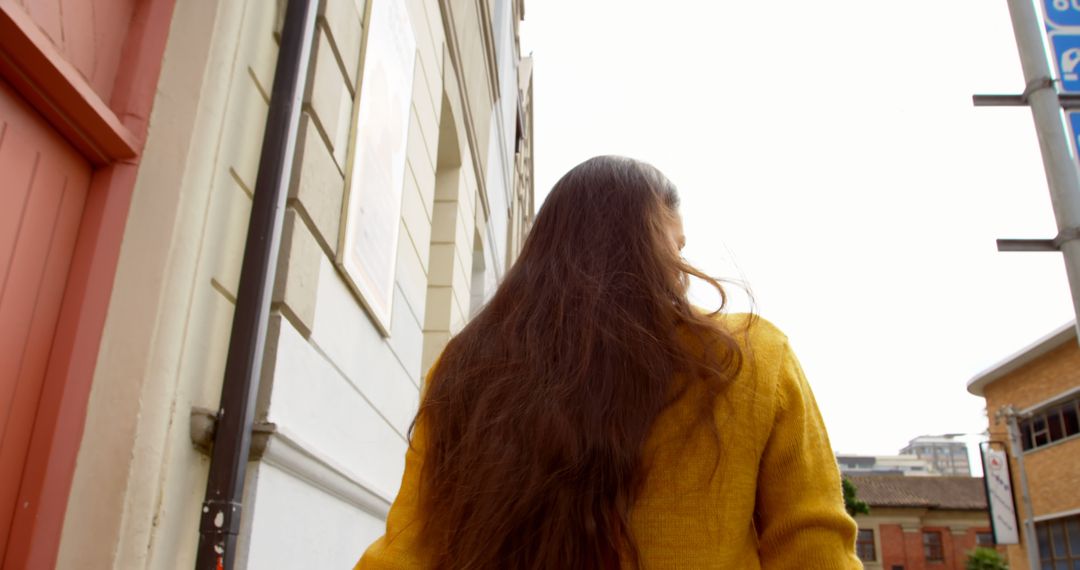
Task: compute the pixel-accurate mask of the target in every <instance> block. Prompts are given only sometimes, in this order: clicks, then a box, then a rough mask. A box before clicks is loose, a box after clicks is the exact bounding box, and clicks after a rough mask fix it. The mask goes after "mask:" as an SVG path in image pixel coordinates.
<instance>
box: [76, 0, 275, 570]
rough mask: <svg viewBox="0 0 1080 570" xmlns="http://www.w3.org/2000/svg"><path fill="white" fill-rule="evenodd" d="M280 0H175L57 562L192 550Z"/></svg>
mask: <svg viewBox="0 0 1080 570" xmlns="http://www.w3.org/2000/svg"><path fill="white" fill-rule="evenodd" d="M278 19H279V14H278V8H277V4H276V3H263V2H258V1H254V0H249V1H233V0H229V1H216V2H215V1H209V2H178V3H177V6H176V8H175V12H174V19H173V22H172V25H171V30H170V35H169V42H168V45H167V48H166V53H165V64H164V66H163V69H162V74H161V80H160V83H159V85H158V93H157V97H156V101H155V106H154V110H153V113H152V115H151V118H150V128H149V135H148V140H147V145H146V150H145V154H144V163H143V165H142V167H141V168H140V171H139V175H138V179H137V182H136V186H135V191H134V196H133V199H132V204H131V209H130V213H129V216H128V221H127V226H126V228H125V234H124V242H123V245H122V249H121V255H120V260H119V265H118V269H117V274H116V280H115V285H114V289H113V295H112V299H111V302H110V309H109V315H108V318H107V321H106V325H105V330H104V334H103V340H102V347H101V353H100V356H99V360H98V365H97V369H96V371H95V377H94V384H93V387H92V390H91V396H90V402H89V405H88V410H87V419H86V425H85V430H84V434H83V440H82V445H81V448H80V452H79V456H78V462H77V465H76V469H75V476H74V481H73V485H72V490H71V497H70V500H69V503H68V511H67V515H66V518H65V524H64V530H63V535H62V539H61V546H60V553H59V559H58V563H57V566H58V567H59V568H102V569H105V568H117V569H120V568H124V569H127V568H147V567H152V568H174V567H184V566H187V567H190V566H191V565H192V564H193V559H194V548H195V540H196V538H197V536H196V535H195V533H194V532H193V531H192V529H197V526H198V513H199V503H200V502H201V497H202V494H203V490H204V488H205V477H206V459H205V458H204V457H203V456H201V455H200V454H199V453H198V452H197V451H196V450H195V449H194V448H193V447H192V444H191V441H190V438H189V435H188V416H189V413H190V410H191V409H192V407H193V406H201V407H208V408H214V407H216V402H217V399H218V397H219V394H220V384H221V378H222V374H223V369H224V361H225V350H226V347H227V344H228V339H229V335H230V324H231V318H232V311H233V304H234V300H235V296H236V284H237V280H238V278H239V262H240V258H241V256H242V252H243V247H244V239H245V232H246V227H247V218H248V215H249V210H250V207H251V192H252V188H253V187H254V179H255V170H256V167H257V164H258V153H259V149H260V146H261V141H262V136H263V128H264V124H265V116H266V112H267V109H268V106H267V97H266V94H267V93H268V92H269V86H270V81H271V80H272V77H273V71H274V62H275V58H276V52H277V47H276V42H275V39H274V29H275V25H276V24H277V22H278Z"/></svg>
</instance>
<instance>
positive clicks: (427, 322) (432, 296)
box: [424, 286, 454, 332]
mask: <svg viewBox="0 0 1080 570" xmlns="http://www.w3.org/2000/svg"><path fill="white" fill-rule="evenodd" d="M453 304H454V292H453V290H452V289H451V288H450V287H435V286H428V291H427V304H426V309H425V311H424V331H425V332H428V331H446V330H450V315H451V310H452V306H453Z"/></svg>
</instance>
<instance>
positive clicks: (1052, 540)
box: [1035, 514, 1080, 567]
mask: <svg viewBox="0 0 1080 570" xmlns="http://www.w3.org/2000/svg"><path fill="white" fill-rule="evenodd" d="M1070 523H1073V525H1072V526H1071V527H1070ZM1055 529H1060V530H1061V534H1060V536H1058V535H1055V532H1054V531H1055ZM1073 532H1076V533H1080V514H1074V515H1069V516H1064V517H1057V518H1053V519H1049V520H1044V521H1039V522H1036V523H1035V534H1036V536H1038V538H1039V564H1040V565H1042V566H1045V565H1046V564H1050V565H1051V567H1056V566H1057V564H1058V563H1061V562H1064V563H1066V564H1067V565H1068V566H1069V567H1072V566H1073V565H1075V564H1076V563H1077V562H1080V536H1073V534H1072V533H1073ZM1058 540H1062V541H1063V542H1064V544H1062V545H1060V546H1061V550H1063V551H1064V555H1059V552H1058V546H1059V545H1058V544H1057V541H1058ZM1044 541H1045V546H1046V550H1045V551H1044V549H1043V545H1044ZM1074 546H1076V547H1075V548H1074ZM1044 555H1047V556H1044Z"/></svg>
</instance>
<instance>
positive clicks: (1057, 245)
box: [997, 228, 1080, 251]
mask: <svg viewBox="0 0 1080 570" xmlns="http://www.w3.org/2000/svg"><path fill="white" fill-rule="evenodd" d="M1074 239H1080V228H1066V229H1064V230H1061V232H1059V233H1058V235H1057V236H1056V237H1055V238H1054V239H999V240H997V248H998V251H1061V246H1062V245H1064V244H1065V243H1066V242H1069V241H1072V240H1074Z"/></svg>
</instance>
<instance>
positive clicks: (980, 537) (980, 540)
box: [975, 532, 994, 546]
mask: <svg viewBox="0 0 1080 570" xmlns="http://www.w3.org/2000/svg"><path fill="white" fill-rule="evenodd" d="M975 546H994V533H992V532H976V533H975Z"/></svg>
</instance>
